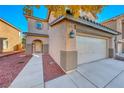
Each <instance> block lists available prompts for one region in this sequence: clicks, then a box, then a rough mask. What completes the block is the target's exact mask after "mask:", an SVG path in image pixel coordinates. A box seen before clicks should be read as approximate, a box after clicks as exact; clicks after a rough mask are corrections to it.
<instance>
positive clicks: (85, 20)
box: [49, 16, 120, 35]
mask: <svg viewBox="0 0 124 93" xmlns="http://www.w3.org/2000/svg"><path fill="white" fill-rule="evenodd" d="M63 19H68V20H71V21H74V22H78V23H81V24H84V25H87V26H90V27H93V28H96V29H100V30H103V31H104V32H107V33H111V34H115V35H118V34H120V33H119V32H117V31H116V30H113V29H111V28H108V27H106V26H104V25H102V24H100V23H97V22H95V21H92V20H90V19H88V18H86V17H79V18H78V19H75V18H73V17H72V16H60V17H58V18H57V19H56V20H54V21H52V22H51V23H49V24H50V25H51V26H52V25H54V24H56V23H58V22H60V21H61V20H63Z"/></svg>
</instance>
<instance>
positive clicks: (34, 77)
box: [10, 54, 44, 88]
mask: <svg viewBox="0 0 124 93" xmlns="http://www.w3.org/2000/svg"><path fill="white" fill-rule="evenodd" d="M42 87H44V79H43V67H42V56H41V54H34V55H33V57H32V58H31V59H30V61H29V62H28V64H27V65H26V66H25V67H24V69H23V70H22V71H21V72H20V73H19V75H18V76H17V77H16V79H15V80H14V81H13V82H12V84H11V85H10V88H42Z"/></svg>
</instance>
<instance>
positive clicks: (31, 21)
mask: <svg viewBox="0 0 124 93" xmlns="http://www.w3.org/2000/svg"><path fill="white" fill-rule="evenodd" d="M37 22H40V23H42V28H41V29H40V30H39V29H37V28H36V23H37ZM28 32H31V33H38V34H46V35H47V34H48V23H47V22H41V21H37V20H34V19H31V18H28Z"/></svg>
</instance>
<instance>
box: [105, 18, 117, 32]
mask: <svg viewBox="0 0 124 93" xmlns="http://www.w3.org/2000/svg"><path fill="white" fill-rule="evenodd" d="M103 25H104V26H107V27H109V28H111V29H113V30H117V21H116V20H112V21H109V22H105V23H103Z"/></svg>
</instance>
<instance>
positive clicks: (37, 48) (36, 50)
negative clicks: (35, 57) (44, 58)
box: [32, 40, 43, 53]
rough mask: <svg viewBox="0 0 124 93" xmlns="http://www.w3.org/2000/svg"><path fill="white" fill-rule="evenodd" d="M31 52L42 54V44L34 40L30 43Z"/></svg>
mask: <svg viewBox="0 0 124 93" xmlns="http://www.w3.org/2000/svg"><path fill="white" fill-rule="evenodd" d="M32 51H33V53H42V52H43V42H42V41H41V40H34V41H33V42H32Z"/></svg>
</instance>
